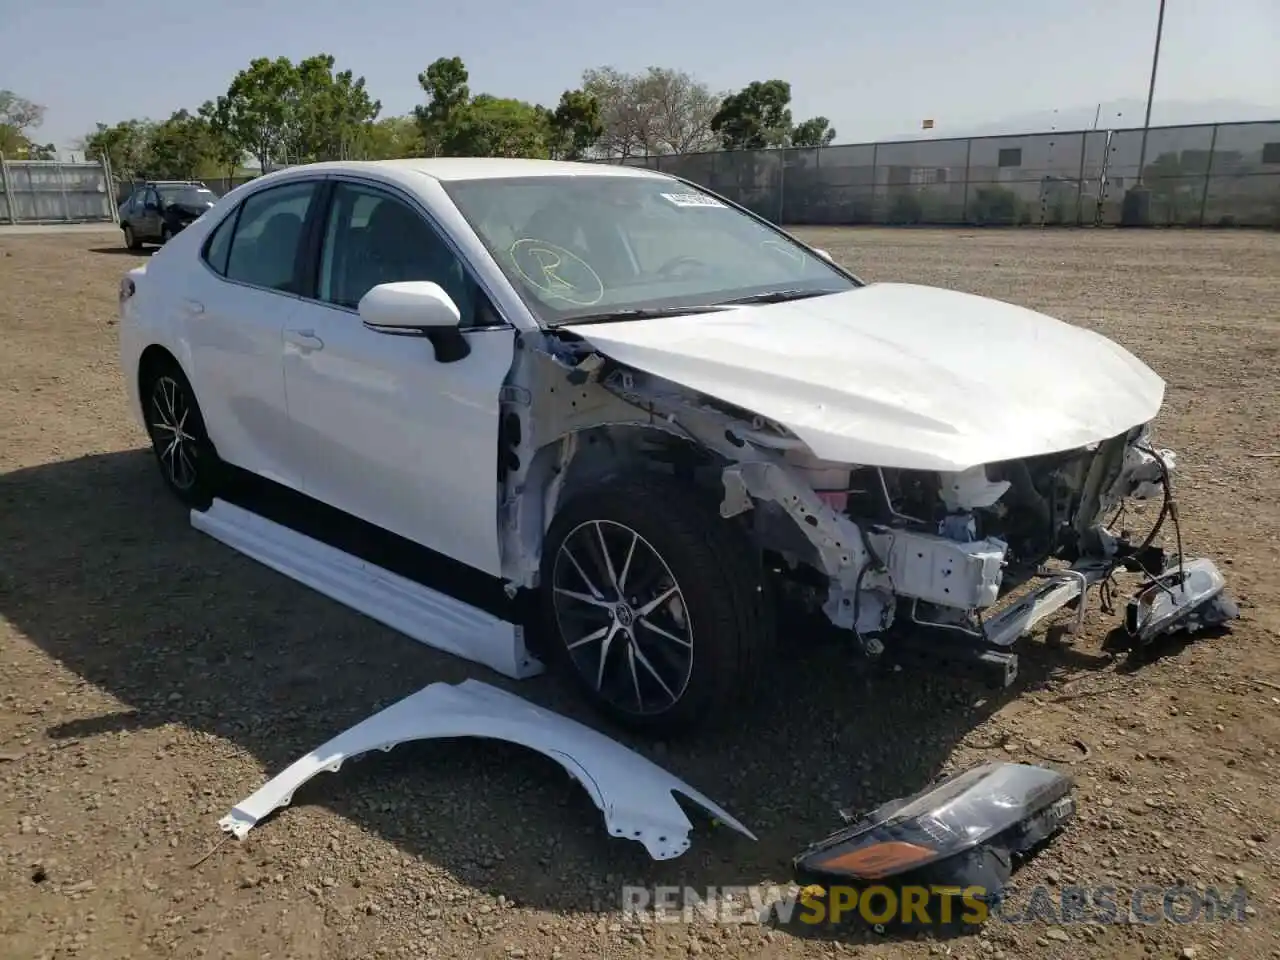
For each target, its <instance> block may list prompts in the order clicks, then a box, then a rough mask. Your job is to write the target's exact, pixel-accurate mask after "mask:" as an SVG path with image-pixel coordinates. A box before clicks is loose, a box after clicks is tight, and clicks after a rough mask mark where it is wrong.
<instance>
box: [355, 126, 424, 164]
mask: <svg viewBox="0 0 1280 960" xmlns="http://www.w3.org/2000/svg"><path fill="white" fill-rule="evenodd" d="M425 152H426V144H425V143H424V141H423V139H422V130H421V129H419V127H418V121H417V119H416V118H415V117H413V116H407V117H383V118H382V119H381V120H379V121H377V122H376V123H372V124H370V125H369V129H368V130H366V131H365V136H364V140H363V144H362V155H363V156H364V158H365V159H368V160H397V159H400V158H402V157H420V156H422V155H423V153H425Z"/></svg>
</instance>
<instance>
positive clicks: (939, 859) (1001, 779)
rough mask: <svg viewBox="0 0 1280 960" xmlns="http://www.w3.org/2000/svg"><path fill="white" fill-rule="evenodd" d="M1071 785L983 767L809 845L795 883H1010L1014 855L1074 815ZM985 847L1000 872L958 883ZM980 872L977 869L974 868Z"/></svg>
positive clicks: (1030, 770)
mask: <svg viewBox="0 0 1280 960" xmlns="http://www.w3.org/2000/svg"><path fill="white" fill-rule="evenodd" d="M1073 787H1074V783H1073V782H1072V781H1071V780H1070V778H1068V777H1065V776H1063V775H1062V774H1059V773H1055V772H1054V771H1052V770H1048V769H1046V768H1044V767H1037V766H1032V765H1030V764H1022V763H987V764H983V765H982V766H979V767H975V768H973V769H971V770H967V771H965V772H963V773H958V774H955V775H953V776H951V777H948V778H947V779H946V780H944V781H942V782H941V783H939V784H937V785H936V786H933V787H930V788H929V789H926V790H923V791H921V792H920V793H917V794H915V795H914V796H912V797H907V798H905V799H901V800H894V801H891V802H889V803H887V804H885V805H883V806H881V807H880V808H879V809H877V810H875V811H874V812H873V813H871V814H870V815H869V816H867V817H865V818H864V819H862V820H860V821H858V822H857V823H855V824H853V825H851V826H849V827H846V828H844V829H843V830H840V831H837V832H836V833H834V834H832V835H831V836H829V837H827V838H826V839H825V840H820V841H819V842H817V843H815V844H813V845H812V846H810V847H809V848H808V849H807V850H805V851H804V852H803V853H801V854H800V855H799V856H798V857H796V858H795V860H794V861H793V866H794V868H795V873H796V879H797V881H798V882H799V883H802V884H805V883H818V884H827V885H831V884H837V883H846V884H852V885H855V886H856V885H859V884H866V883H871V882H876V881H880V882H883V881H884V880H886V879H887V878H890V877H892V878H894V880H895V882H898V881H899V880H901V881H902V882H906V881H907V880H908V879H909V878H908V876H907V875H912V877H915V878H916V879H918V880H919V881H920V882H923V883H937V884H941V883H959V884H960V885H967V884H966V882H965V881H966V879H969V880H978V879H981V880H983V881H986V882H985V883H984V884H983V885H984V886H986V887H987V889H989V890H992V892H995V891H994V890H993V889H992V887H993V884H992V883H991V881H993V880H995V881H997V883H996V884H994V886H1000V885H1002V884H1003V882H1004V881H1006V880H1007V879H1008V869H1009V861H1010V859H1011V854H1013V853H1021V852H1025V851H1027V850H1029V849H1031V848H1032V847H1035V846H1036V845H1038V844H1039V843H1041V842H1042V841H1044V840H1046V839H1048V838H1049V837H1050V836H1052V835H1053V834H1054V833H1056V832H1057V831H1058V830H1060V829H1061V828H1062V827H1063V825H1064V824H1065V823H1066V822H1067V821H1068V820H1070V819H1071V817H1072V816H1074V814H1075V801H1074V799H1073V798H1072V797H1071V796H1070V795H1069V794H1070V792H1071V790H1072V788H1073ZM983 845H989V846H991V847H993V848H996V849H995V853H996V855H997V857H996V859H997V860H998V861H999V862H1000V864H1001V865H1003V867H1004V869H997V870H996V871H995V872H996V874H1003V877H1000V876H991V875H990V871H989V870H988V869H986V868H985V867H982V868H981V869H979V871H978V872H979V873H981V874H983V876H982V877H980V878H979V877H969V878H965V877H960V876H956V872H957V870H960V871H961V872H964V867H963V866H962V864H961V863H960V861H963V862H965V863H968V861H970V860H971V859H972V858H969V857H961V856H960V855H961V854H965V853H966V852H968V851H971V850H973V849H974V848H976V847H979V846H983ZM975 866H979V865H975Z"/></svg>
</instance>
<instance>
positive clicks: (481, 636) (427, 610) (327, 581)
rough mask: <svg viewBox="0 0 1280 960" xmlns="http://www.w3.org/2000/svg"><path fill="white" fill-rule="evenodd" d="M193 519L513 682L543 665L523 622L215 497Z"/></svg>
mask: <svg viewBox="0 0 1280 960" xmlns="http://www.w3.org/2000/svg"><path fill="white" fill-rule="evenodd" d="M191 525H192V526H193V527H195V528H196V529H197V530H199V531H200V532H201V533H206V534H208V535H209V536H211V537H213V538H214V539H215V540H220V541H221V542H222V543H225V544H226V545H227V546H229V547H231V548H232V549H233V550H238V551H240V552H241V553H243V554H244V555H245V556H246V557H249V558H251V559H253V560H257V561H258V562H259V563H261V564H263V565H264V566H267V567H270V568H271V569H272V570H275V571H276V572H277V573H281V574H284V575H285V576H286V577H289V578H290V579H292V580H296V581H297V582H298V583H301V584H303V585H304V586H308V587H311V589H313V590H316V591H318V592H320V593H322V594H324V595H325V596H326V597H328V598H330V599H331V600H336V601H337V602H338V603H341V604H344V605H345V606H348V607H350V608H351V609H352V610H357V611H359V612H360V613H363V614H364V615H365V616H366V617H370V618H371V619H374V620H377V621H378V622H379V623H382V624H385V625H386V626H388V627H390V628H391V629H393V630H399V631H400V632H401V633H403V634H404V635H405V636H407V637H410V638H412V639H414V640H417V641H418V642H419V643H422V644H426V645H427V646H429V647H434V648H435V649H437V650H443V651H444V652H445V653H451V654H453V655H454V656H457V657H462V658H464V659H467V660H471V661H472V662H474V663H480V664H484V666H486V667H489V668H490V669H492V670H496V671H497V672H498V673H501V674H502V675H503V676H507V677H510V678H511V679H513V680H524V679H526V678H527V677H533V676H537V675H538V674H539V673H541V672H542V670H543V666H542V664H541V663H540V662H539V661H538V659H537V658H536V657H534V656H533V655H532V654H531V653H529V651H528V649H527V648H526V647H525V643H524V630H523V628H522V627H520V626H518V625H516V624H513V623H509V622H507V621H505V620H502V619H500V618H498V617H495V616H493V615H492V614H490V613H487V612H485V611H483V610H480V609H477V608H476V607H473V606H470V605H469V604H466V603H463V602H462V601H461V600H456V599H454V598H453V597H450V596H448V595H446V594H443V593H440V592H439V591H437V590H432V589H431V588H430V587H426V586H423V585H422V584H420V583H415V582H414V581H412V580H408V579H406V578H405V577H401V576H398V575H397V574H394V573H392V572H391V571H389V570H384V569H382V568H381V567H378V566H375V565H374V564H371V563H368V562H366V561H364V560H361V559H359V558H358V557H354V556H352V555H351V554H349V553H345V552H344V551H342V550H338V549H337V548H335V547H331V546H329V545H328V544H325V543H321V542H319V541H318V540H314V539H312V538H311V537H308V536H306V535H304V534H301V533H298V532H297V531H296V530H290V529H289V528H288V527H284V526H281V525H280V524H278V523H274V522H273V521H271V520H268V519H267V518H266V517H261V516H258V515H257V514H254V513H250V512H249V511H247V510H245V509H243V508H242V507H237V506H236V505H235V504H231V503H227V502H226V501H224V500H214V501H213V504H212V505H211V506H210V507H209V509H208V510H205V511H199V510H193V511H191Z"/></svg>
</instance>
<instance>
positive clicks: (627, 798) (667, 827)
mask: <svg viewBox="0 0 1280 960" xmlns="http://www.w3.org/2000/svg"><path fill="white" fill-rule="evenodd" d="M456 737H478V738H482V739H488V740H504V741H506V742H508V743H515V744H519V745H521V746H524V747H528V748H529V749H531V750H536V751H537V752H538V753H541V754H542V755H543V756H546V757H549V758H550V759H552V760H554V761H555V762H556V763H558V764H560V766H562V767H563V768H564V769H565V771H566V772H567V773H568V774H569V776H570V777H572V778H573V779H574V780H576V781H577V782H578V783H579V784H580V785H581V786H582V788H583V789H584V790H586V791H587V794H588V795H589V796H590V797H591V801H592V802H593V803H594V804H595V805H596V807H597V808H598V809H599V810H600V812H601V813H602V814H604V821H605V827H606V829H607V830H608V831H609V833H610V835H611V836H614V837H620V838H626V839H628V840H634V841H636V842H637V843H640V844H642V845H643V846H644V848H645V850H647V851H648V853H649V856H651V857H652V858H653V859H655V860H671V859H674V858H675V857H678V856H680V855H681V854H683V853H684V852H685V851H686V850H688V849H689V846H690V840H689V834H690V832H691V831H692V829H693V824H692V823H690V822H689V818H688V816H687V815H686V814H685V812H684V811H683V810H682V809H680V804H679V803H677V802H676V799H675V796H674V794H676V793H679V794H681V795H683V796H685V797H687V798H689V799H690V800H692V801H694V802H695V803H696V804H698V805H699V806H700V807H702V808H703V809H704V810H706V811H707V812H708V813H710V814H711V815H712V816H713V817H715V818H716V819H717V820H718V821H719V822H721V823H723V824H725V825H726V826H728V827H730V828H731V829H733V830H735V831H736V832H738V833H740V834H742V835H743V836H745V837H748V838H750V839H752V840H755V839H756V838H755V836H754V835H753V834H752V833H751V831H750V830H748V829H747V828H746V827H745V826H743V825H742V824H741V823H739V822H738V821H737V820H736V819H735V818H734V817H733V816H732V815H730V814H729V813H728V812H727V811H726V810H724V809H723V808H721V807H720V806H719V805H718V804H716V803H714V802H713V801H712V800H710V799H708V798H707V797H706V796H704V795H703V794H701V793H699V792H698V791H697V790H695V789H694V788H693V787H691V786H689V785H688V784H687V783H685V782H684V781H683V780H680V779H679V778H677V777H675V776H673V775H672V774H670V773H668V772H667V771H665V770H663V769H662V768H661V767H659V766H657V765H656V764H654V763H653V762H651V761H649V760H647V759H645V758H644V757H642V756H640V754H638V753H636V752H634V751H632V750H629V749H627V748H626V747H624V746H622V744H620V743H618V742H617V741H616V740H611V739H609V738H608V737H606V736H605V735H604V734H602V733H599V732H597V731H595V730H592V729H591V728H590V727H586V726H583V725H582V724H580V723H578V722H577V721H574V720H570V719H569V718H568V717H565V716H562V715H560V714H558V713H553V712H551V711H550V710H545V709H543V708H542V707H538V706H535V705H534V704H532V703H529V702H528V701H527V700H524V699H522V698H520V697H518V696H516V695H515V694H512V693H507V692H506V691H505V690H499V689H498V688H497V687H491V686H489V685H488V684H485V683H480V682H479V681H477V680H465V681H463V682H462V683H460V684H458V685H457V686H452V685H450V684H447V683H433V684H431V685H430V686H428V687H424V688H423V689H421V690H419V691H418V692H417V693H414V694H411V695H410V696H408V697H405V698H404V699H403V700H401V701H400V702H399V703H394V704H392V705H391V706H390V707H387V708H386V709H385V710H382V711H380V712H379V713H375V714H374V715H373V716H371V717H369V718H368V719H367V720H363V721H361V722H360V723H358V724H356V725H355V726H354V727H352V728H351V729H350V730H347V731H346V732H344V733H340V734H338V735H337V736H336V737H334V738H333V739H332V740H329V741H328V742H327V743H324V744H322V745H321V746H319V747H317V748H316V749H315V750H313V751H311V752H310V753H309V754H307V755H306V756H304V757H302V758H301V759H300V760H298V761H296V762H295V763H293V764H292V765H291V766H289V767H288V768H286V769H285V770H284V771H282V772H281V773H280V774H278V775H277V776H276V777H274V778H273V779H271V780H269V781H268V782H267V783H266V784H264V785H263V786H262V787H261V788H260V789H258V790H257V791H256V792H255V793H253V794H251V795H250V796H249V797H246V798H245V799H244V800H243V801H241V802H240V803H238V804H236V806H235V808H234V809H233V810H232V811H231V812H230V813H229V814H227V816H225V817H223V818H222V819H221V820H220V821H219V825H220V826H221V827H222V829H223V830H225V831H227V832H228V833H231V834H233V835H234V836H236V837H241V838H243V837H244V836H245V835H246V834H247V833H248V832H249V831H250V830H251V829H253V827H254V826H255V825H256V824H257V823H258V822H259V821H261V820H262V819H263V818H265V817H266V816H267V815H268V814H270V813H271V812H272V811H274V810H276V809H278V808H280V807H283V806H287V805H288V804H289V803H291V802H292V800H293V795H294V792H295V791H296V790H297V789H298V788H299V787H301V786H302V785H303V784H305V783H306V782H307V781H309V780H311V779H312V778H313V777H315V776H316V775H317V774H319V773H323V772H325V771H328V772H330V773H337V772H338V770H339V769H341V767H342V765H343V763H345V762H346V761H347V760H349V759H351V758H352V757H358V756H360V755H361V754H364V753H369V752H370V751H372V750H384V751H385V750H390V749H392V748H393V747H395V746H396V745H397V744H401V743H406V742H408V741H411V740H439V739H445V738H456Z"/></svg>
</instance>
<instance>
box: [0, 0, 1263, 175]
mask: <svg viewBox="0 0 1280 960" xmlns="http://www.w3.org/2000/svg"><path fill="white" fill-rule="evenodd" d="M1157 7H1158V0H976V2H968V3H965V2H958V0H874V2H867V0H808V2H797V0H791V2H786V0H635V2H631V3H627V2H613V3H600V2H598V0H596V2H588V0H508V2H502V3H499V2H496V0H466V2H464V0H454V2H452V3H443V2H441V0H262V2H259V3H249V2H246V0H205V2H201V3H192V2H190V0H130V2H128V3H125V4H108V3H102V2H100V0H0V88H8V89H12V90H13V91H14V92H16V93H18V94H19V95H20V96H24V97H27V98H28V99H31V100H34V101H36V102H37V103H41V104H44V105H45V106H46V107H47V108H48V113H47V115H46V119H45V124H44V126H43V128H41V130H39V131H38V132H37V133H36V138H37V139H40V140H42V141H45V142H47V141H49V140H52V141H54V142H56V143H57V144H58V145H59V146H60V147H61V148H62V149H64V150H66V149H69V148H71V147H72V146H73V145H75V144H77V143H78V140H79V138H80V137H81V136H83V135H84V134H85V133H86V132H88V131H89V130H91V129H92V128H93V124H94V122H95V121H103V122H108V123H113V122H115V121H117V120H122V119H126V118H128V117H152V118H154V119H163V118H164V117H166V116H168V115H169V114H170V113H171V112H172V111H173V110H175V109H177V108H179V107H184V106H185V107H188V108H195V107H197V106H199V104H200V103H201V102H203V101H204V100H206V99H210V98H212V97H214V96H216V95H217V94H219V93H222V92H224V91H225V90H226V87H227V84H228V82H229V81H230V79H231V77H232V76H233V75H234V73H235V72H236V71H237V70H238V69H240V68H241V67H243V66H245V65H246V64H247V63H248V62H249V60H250V59H252V58H254V57H257V56H271V57H275V56H279V55H285V56H288V57H290V58H292V59H294V60H298V59H300V58H302V57H304V56H307V55H310V54H313V53H321V52H325V53H332V54H333V55H334V56H335V57H336V58H337V66H338V68H339V69H344V68H350V69H352V70H354V71H355V73H356V74H357V75H360V74H363V75H364V76H365V77H366V78H367V80H368V85H369V88H370V90H371V92H372V94H373V95H374V96H375V97H377V98H379V99H381V100H382V103H383V114H384V115H387V114H394V113H404V112H407V111H408V110H410V109H411V108H412V106H413V105H414V104H415V103H418V102H421V99H422V94H421V91H420V90H419V89H418V86H417V80H416V78H417V74H418V73H419V71H421V70H422V69H423V68H424V67H425V66H426V65H427V64H428V63H430V62H431V61H432V60H434V59H436V58H437V57H440V56H453V55H458V56H461V57H462V58H463V60H464V61H465V62H466V65H467V68H468V70H469V71H470V73H471V88H472V92H488V93H493V94H495V95H499V96H512V97H519V98H521V99H525V100H531V101H540V102H543V103H553V102H554V101H555V100H557V99H558V98H559V95H560V92H561V91H562V90H564V89H565V88H567V87H573V86H576V85H577V83H578V81H579V78H580V76H581V73H582V70H583V69H584V68H586V67H590V66H600V65H605V64H608V65H612V66H615V67H618V68H620V69H623V70H642V69H643V68H644V67H646V66H649V65H651V64H652V65H656V66H669V67H677V68H680V69H683V70H687V71H689V72H690V73H692V74H693V75H694V76H696V77H697V78H698V79H700V80H703V81H705V82H706V83H707V84H709V85H710V86H711V88H712V89H713V90H717V91H720V90H728V89H736V88H738V87H741V86H743V85H744V84H746V83H748V82H750V81H751V80H757V79H769V78H772V77H778V78H781V79H785V80H789V81H790V82H791V84H792V89H793V95H794V112H795V115H796V117H797V119H799V118H803V117H808V116H812V115H815V114H822V115H825V116H827V117H828V118H829V119H830V120H831V122H832V124H833V125H834V126H835V127H836V128H837V130H838V132H839V137H838V142H854V141H860V140H871V139H876V138H882V137H890V136H895V135H901V134H903V133H911V132H912V131H915V130H917V129H918V128H919V126H920V121H921V120H922V119H924V118H926V117H928V118H934V119H935V120H936V121H937V129H936V131H935V132H936V134H937V135H946V132H947V131H948V130H955V129H959V128H961V127H963V126H966V125H973V124H984V123H989V122H992V121H997V120H1000V119H1002V118H1004V117H1010V116H1016V115H1019V114H1027V113H1032V112H1039V111H1050V110H1055V109H1064V110H1065V109H1068V108H1079V107H1082V106H1085V107H1088V106H1091V105H1092V104H1094V103H1096V102H1099V101H1110V100H1118V99H1131V98H1137V99H1142V98H1145V96H1146V87H1147V79H1148V72H1149V70H1150V55H1151V49H1152V43H1153V40H1154V35H1155V22H1156V12H1157ZM1278 50H1280V0H1168V6H1167V11H1166V14H1165V39H1164V44H1163V47H1162V50H1161V70H1160V77H1159V81H1158V84H1157V91H1156V100H1157V103H1158V102H1159V101H1160V100H1161V99H1168V100H1183V101H1205V100H1220V99H1231V100H1237V101H1245V102H1249V103H1254V104H1261V105H1270V104H1277V105H1280V54H1277V51H1278ZM1277 113H1278V114H1280V110H1277ZM1134 119H1135V122H1136V123H1140V119H1141V118H1140V117H1138V118H1134ZM1222 119H1231V118H1222Z"/></svg>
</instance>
